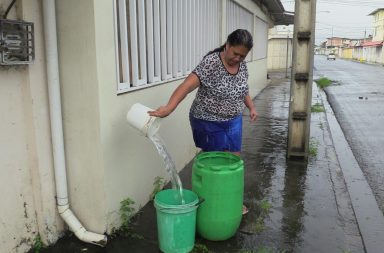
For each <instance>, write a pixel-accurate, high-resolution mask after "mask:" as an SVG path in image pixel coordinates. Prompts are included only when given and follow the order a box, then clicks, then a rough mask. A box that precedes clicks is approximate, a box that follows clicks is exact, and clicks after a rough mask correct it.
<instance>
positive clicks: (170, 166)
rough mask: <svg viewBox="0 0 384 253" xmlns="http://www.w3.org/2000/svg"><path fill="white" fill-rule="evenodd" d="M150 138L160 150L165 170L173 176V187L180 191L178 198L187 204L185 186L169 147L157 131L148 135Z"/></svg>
mask: <svg viewBox="0 0 384 253" xmlns="http://www.w3.org/2000/svg"><path fill="white" fill-rule="evenodd" d="M148 138H149V139H150V140H151V141H152V143H153V144H154V145H155V147H156V149H157V151H158V152H159V154H160V156H161V157H162V158H163V160H164V164H165V170H166V171H167V173H168V174H169V175H170V177H171V184H172V189H175V190H176V192H178V193H179V194H178V196H177V198H178V199H179V200H180V203H181V204H185V201H184V198H183V186H182V184H181V180H180V177H179V175H178V174H177V171H176V166H175V163H174V162H173V160H172V158H171V156H170V154H169V152H168V150H167V148H166V147H165V144H164V141H163V140H162V139H161V138H160V136H159V135H158V134H157V133H155V134H154V135H151V136H148Z"/></svg>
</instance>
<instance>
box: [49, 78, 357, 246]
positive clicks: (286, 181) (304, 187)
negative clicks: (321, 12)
mask: <svg viewBox="0 0 384 253" xmlns="http://www.w3.org/2000/svg"><path fill="white" fill-rule="evenodd" d="M270 77H271V83H270V85H268V86H267V87H266V88H265V89H264V90H263V91H262V92H261V93H260V94H259V95H258V96H257V97H256V98H255V99H254V103H255V105H256V108H257V111H258V113H259V117H258V119H257V121H256V123H250V122H249V116H248V115H244V132H243V137H244V139H243V151H242V155H241V156H242V159H243V160H244V164H245V191H244V194H245V196H244V202H245V205H247V206H248V208H249V210H250V211H249V213H248V214H247V215H245V216H244V217H243V220H242V223H241V225H240V228H239V230H238V232H237V233H236V235H235V236H234V237H232V238H231V239H229V240H226V241H222V242H212V241H207V240H204V239H202V238H200V237H198V236H197V238H196V246H197V247H196V248H195V251H194V252H207V253H208V252H243V253H246V252H340V253H342V252H364V246H363V241H362V237H361V235H360V231H359V228H358V225H357V221H356V218H355V214H354V212H353V208H352V204H351V199H350V195H349V193H348V189H347V186H346V184H345V181H344V177H343V173H342V170H341V168H340V165H339V162H338V159H337V155H336V152H335V149H334V145H333V140H332V138H331V134H330V131H329V125H328V121H327V118H326V114H325V113H324V112H319V113H312V114H311V141H310V150H311V156H310V157H309V159H308V161H307V162H302V161H288V160H287V159H286V147H287V132H288V110H289V108H288V107H289V85H290V83H289V80H288V79H284V73H271V74H270ZM313 98H314V99H313V104H316V103H319V104H322V96H320V95H319V94H318V91H317V88H316V87H314V89H313ZM191 167H192V162H191V163H189V164H188V165H187V166H186V167H185V168H184V169H183V170H182V171H181V172H180V177H181V180H182V182H183V186H184V187H185V188H187V189H190V188H191ZM155 215H156V211H155V209H154V207H153V203H152V202H150V203H148V204H147V205H146V206H144V207H143V209H142V210H141V211H140V213H139V215H138V216H137V217H136V218H135V221H134V224H132V229H133V234H134V235H135V236H133V237H128V238H127V237H116V238H109V241H108V245H107V246H106V247H105V248H100V247H98V246H93V245H89V244H85V243H82V242H80V241H79V240H78V239H76V238H75V236H67V237H65V238H62V239H61V240H59V241H58V243H57V244H56V245H54V246H53V247H50V248H48V249H44V250H42V251H41V252H44V253H48V252H49V253H77V252H79V253H80V252H92V253H99V252H100V253H101V252H108V253H120V252H121V253H122V252H133V253H136V252H145V253H151V252H160V251H159V249H158V243H157V228H156V216H155Z"/></svg>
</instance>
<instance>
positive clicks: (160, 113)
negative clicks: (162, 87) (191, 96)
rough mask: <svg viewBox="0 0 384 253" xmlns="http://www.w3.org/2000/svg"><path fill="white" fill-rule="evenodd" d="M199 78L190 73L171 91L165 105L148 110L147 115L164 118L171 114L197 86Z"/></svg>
mask: <svg viewBox="0 0 384 253" xmlns="http://www.w3.org/2000/svg"><path fill="white" fill-rule="evenodd" d="M199 85H200V80H199V78H198V77H197V75H196V74H195V73H191V74H189V75H188V77H187V78H186V79H185V80H184V81H183V82H182V83H181V84H180V85H179V86H178V87H177V88H176V90H175V91H174V92H173V93H172V95H171V97H170V98H169V101H168V103H167V105H165V106H160V107H159V108H157V109H156V110H155V111H150V112H148V113H149V115H151V116H155V117H160V118H164V117H167V116H168V115H169V114H171V113H172V112H173V111H174V110H175V109H176V107H177V106H178V104H179V103H180V102H181V101H182V100H183V99H184V98H185V97H186V96H187V95H188V93H190V92H191V91H193V90H194V89H196V88H197V87H199Z"/></svg>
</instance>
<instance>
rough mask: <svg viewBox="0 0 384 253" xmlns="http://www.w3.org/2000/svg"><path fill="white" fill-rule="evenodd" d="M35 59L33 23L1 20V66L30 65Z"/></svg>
mask: <svg viewBox="0 0 384 253" xmlns="http://www.w3.org/2000/svg"><path fill="white" fill-rule="evenodd" d="M34 59H35V39H34V30H33V23H30V22H24V21H19V20H8V19H0V65H20V64H30V63H32V62H33V61H34Z"/></svg>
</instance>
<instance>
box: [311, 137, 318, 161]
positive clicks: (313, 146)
mask: <svg viewBox="0 0 384 253" xmlns="http://www.w3.org/2000/svg"><path fill="white" fill-rule="evenodd" d="M318 149H319V141H317V140H316V139H314V138H311V139H310V140H309V155H310V156H313V157H316V156H317V152H318Z"/></svg>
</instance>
